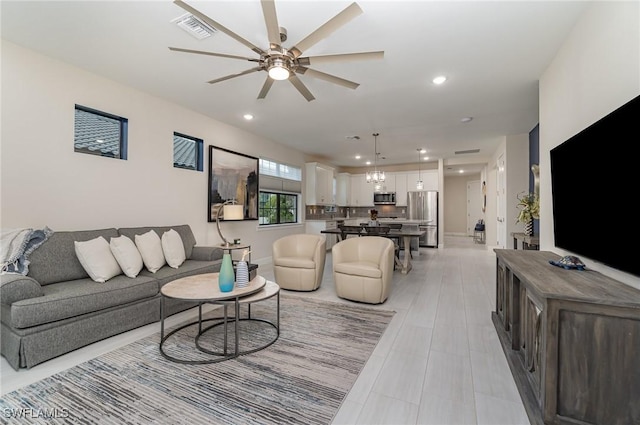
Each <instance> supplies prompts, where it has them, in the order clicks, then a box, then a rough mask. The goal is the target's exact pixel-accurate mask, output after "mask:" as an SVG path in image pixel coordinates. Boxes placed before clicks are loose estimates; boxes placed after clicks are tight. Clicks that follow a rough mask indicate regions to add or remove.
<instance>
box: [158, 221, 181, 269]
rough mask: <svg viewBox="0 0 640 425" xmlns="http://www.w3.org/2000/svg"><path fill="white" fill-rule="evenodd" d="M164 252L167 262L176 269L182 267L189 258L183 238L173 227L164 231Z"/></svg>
mask: <svg viewBox="0 0 640 425" xmlns="http://www.w3.org/2000/svg"><path fill="white" fill-rule="evenodd" d="M162 252H163V253H164V258H165V260H167V264H168V265H169V266H170V267H173V268H174V269H177V268H178V267H180V266H181V265H182V263H184V260H186V259H187V256H186V254H185V252H184V244H183V243H182V238H181V237H180V234H179V233H178V232H176V231H175V230H173V229H171V230H169V231H167V232H164V235H162Z"/></svg>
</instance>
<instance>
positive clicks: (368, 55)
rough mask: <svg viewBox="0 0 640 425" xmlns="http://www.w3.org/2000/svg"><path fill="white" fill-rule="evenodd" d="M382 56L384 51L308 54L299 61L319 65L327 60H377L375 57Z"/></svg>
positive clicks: (302, 63) (301, 63) (379, 57)
mask: <svg viewBox="0 0 640 425" xmlns="http://www.w3.org/2000/svg"><path fill="white" fill-rule="evenodd" d="M382 58H384V51H379V52H361V53H342V54H337V55H323V56H308V57H304V58H298V63H299V64H300V65H317V64H319V63H326V62H348V61H362V60H375V59H382Z"/></svg>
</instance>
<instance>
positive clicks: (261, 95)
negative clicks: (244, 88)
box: [258, 75, 273, 99]
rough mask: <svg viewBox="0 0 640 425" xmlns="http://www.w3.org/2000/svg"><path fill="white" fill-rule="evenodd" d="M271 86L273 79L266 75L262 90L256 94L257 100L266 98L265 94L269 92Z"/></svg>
mask: <svg viewBox="0 0 640 425" xmlns="http://www.w3.org/2000/svg"><path fill="white" fill-rule="evenodd" d="M272 85H273V78H271V77H269V76H268V75H267V79H266V80H265V81H264V85H263V86H262V90H260V93H258V99H264V98H265V97H267V93H269V90H271V86H272Z"/></svg>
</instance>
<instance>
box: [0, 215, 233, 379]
mask: <svg viewBox="0 0 640 425" xmlns="http://www.w3.org/2000/svg"><path fill="white" fill-rule="evenodd" d="M152 229H153V230H154V231H155V232H156V233H157V234H158V236H162V235H163V233H164V232H165V231H168V230H170V229H174V230H176V231H177V232H178V233H179V234H180V237H181V239H182V242H183V244H184V248H185V254H186V258H187V260H186V261H185V262H184V263H183V264H182V265H181V266H180V267H179V268H177V269H174V268H171V267H169V266H168V265H165V266H164V267H162V268H161V269H160V270H158V271H157V272H155V273H151V272H149V271H148V270H146V269H145V268H143V269H142V271H141V272H140V274H139V275H138V276H137V277H135V278H130V277H127V276H125V275H124V274H121V275H119V276H116V277H114V278H112V279H109V280H108V281H106V282H105V283H97V282H94V281H93V280H91V278H89V275H88V274H87V273H86V272H85V270H84V268H83V267H82V265H81V264H80V262H79V261H78V259H77V256H76V253H75V247H74V241H87V240H91V239H94V238H97V237H99V236H103V237H104V238H105V239H106V240H107V241H109V240H110V238H112V237H118V236H122V235H125V236H127V237H129V238H130V239H131V240H135V235H141V234H143V233H146V232H148V231H149V230H152ZM195 245H196V240H195V237H194V235H193V232H192V231H191V228H190V227H189V226H188V225H179V226H166V227H135V228H121V229H115V228H111V229H102V230H88V231H66V232H55V233H54V234H53V235H52V236H51V237H50V238H49V239H48V240H47V241H45V242H44V244H42V245H41V246H40V247H39V248H37V249H36V250H35V251H34V252H33V253H32V254H31V255H30V257H29V260H30V264H29V273H28V274H27V275H26V276H23V275H18V274H5V275H2V276H0V284H1V290H0V298H1V303H2V305H1V306H0V309H1V310H0V319H1V320H0V322H1V342H0V352H1V353H2V355H3V356H4V357H5V358H6V359H7V361H8V362H9V364H10V365H11V366H12V367H13V368H15V369H16V370H17V369H19V368H24V367H26V368H30V367H32V366H35V365H37V364H39V363H42V362H44V361H46V360H49V359H52V358H54V357H57V356H60V355H62V354H65V353H68V352H70V351H73V350H75V349H78V348H80V347H84V346H86V345H89V344H91V343H93V342H96V341H99V340H102V339H105V338H108V337H110V336H113V335H116V334H119V333H122V332H125V331H128V330H131V329H134V328H137V327H140V326H143V325H146V324H149V323H153V322H156V321H159V320H160V288H161V287H162V285H164V284H166V283H167V282H170V281H172V280H175V279H178V278H181V277H184V276H190V275H195V274H201V273H212V272H217V271H219V270H220V264H221V259H222V254H223V251H222V249H221V248H219V247H201V246H195ZM165 306H166V308H167V314H174V313H177V312H179V311H183V310H186V309H188V308H191V307H193V306H195V304H193V303H186V302H176V301H175V300H167V303H166V304H165Z"/></svg>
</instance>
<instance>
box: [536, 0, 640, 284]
mask: <svg viewBox="0 0 640 425" xmlns="http://www.w3.org/2000/svg"><path fill="white" fill-rule="evenodd" d="M639 93H640V3H638V2H596V3H594V4H593V5H592V6H590V8H589V9H587V10H586V11H585V14H584V15H583V16H582V18H581V19H580V21H579V22H578V23H577V24H576V26H575V28H574V29H573V30H572V32H571V34H570V35H569V37H568V38H567V40H566V41H565V43H564V45H563V46H562V48H561V49H560V50H559V51H558V54H557V55H556V57H555V58H554V60H553V61H552V63H551V64H550V66H549V67H548V68H547V70H546V71H545V73H544V74H543V75H542V77H541V78H540V174H541V175H540V201H541V204H540V208H541V211H540V216H541V217H540V244H541V249H543V250H551V251H554V252H557V253H558V254H559V255H567V254H570V253H567V252H565V251H563V250H561V249H559V248H556V247H555V244H554V238H553V209H552V203H551V202H552V201H551V173H550V163H549V161H550V159H549V151H550V150H551V149H553V148H554V147H556V146H558V145H559V144H561V143H563V142H564V141H565V140H567V139H568V138H569V137H571V136H573V135H574V134H576V133H578V132H579V131H581V130H582V129H584V128H586V127H588V126H589V125H590V124H592V123H593V122H595V121H597V120H598V119H600V118H602V117H603V116H605V115H607V114H608V113H609V112H611V111H613V110H614V109H616V108H617V107H619V106H620V105H622V104H624V103H626V102H627V101H629V100H631V99H632V98H634V97H636V96H637V95H638V94H639ZM602 150H603V161H615V156H616V155H619V154H620V153H619V152H612V153H610V154H608V153H607V147H606V146H603V149H602ZM622 183H628V182H622ZM629 183H630V182H629ZM630 226H633V223H631V224H630ZM612 248H615V249H629V248H628V247H612ZM581 259H582V260H583V261H585V263H586V264H587V266H588V267H590V268H592V269H594V270H598V271H600V272H602V273H603V274H606V275H608V276H610V277H612V278H614V279H617V280H620V281H622V282H624V283H627V284H629V285H631V286H634V287H636V288H639V289H640V279H638V277H634V276H631V275H629V274H626V273H622V272H620V271H618V270H615V269H612V268H610V267H607V266H604V265H602V264H599V263H596V262H593V261H589V259H587V258H583V257H581Z"/></svg>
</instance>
